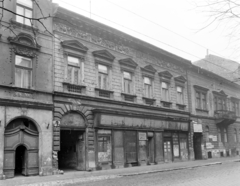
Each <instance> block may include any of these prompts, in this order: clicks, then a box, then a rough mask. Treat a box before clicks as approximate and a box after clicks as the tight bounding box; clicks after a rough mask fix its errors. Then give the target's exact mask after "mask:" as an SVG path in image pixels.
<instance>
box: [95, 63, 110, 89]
mask: <svg viewBox="0 0 240 186" xmlns="http://www.w3.org/2000/svg"><path fill="white" fill-rule="evenodd" d="M98 86H99V88H100V89H108V88H109V86H108V67H107V66H105V65H101V64H98Z"/></svg>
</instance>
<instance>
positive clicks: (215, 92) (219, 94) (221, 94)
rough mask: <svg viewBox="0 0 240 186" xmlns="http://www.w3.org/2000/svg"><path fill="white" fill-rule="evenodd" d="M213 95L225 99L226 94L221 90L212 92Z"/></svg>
mask: <svg viewBox="0 0 240 186" xmlns="http://www.w3.org/2000/svg"><path fill="white" fill-rule="evenodd" d="M213 94H215V95H217V96H222V97H227V94H226V93H225V92H224V91H223V90H221V91H219V92H217V91H213Z"/></svg>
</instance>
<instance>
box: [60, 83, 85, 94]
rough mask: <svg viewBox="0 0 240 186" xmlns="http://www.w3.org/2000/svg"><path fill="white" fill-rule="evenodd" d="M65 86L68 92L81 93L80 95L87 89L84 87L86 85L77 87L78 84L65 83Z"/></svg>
mask: <svg viewBox="0 0 240 186" xmlns="http://www.w3.org/2000/svg"><path fill="white" fill-rule="evenodd" d="M63 86H65V87H66V89H67V90H68V92H72V93H79V94H81V93H82V90H83V89H85V88H86V86H84V85H76V84H71V83H68V82H63Z"/></svg>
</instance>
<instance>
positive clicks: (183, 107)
mask: <svg viewBox="0 0 240 186" xmlns="http://www.w3.org/2000/svg"><path fill="white" fill-rule="evenodd" d="M176 106H177V108H178V109H179V110H185V108H186V106H187V105H184V104H179V103H176Z"/></svg>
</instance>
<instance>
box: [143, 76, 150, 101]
mask: <svg viewBox="0 0 240 186" xmlns="http://www.w3.org/2000/svg"><path fill="white" fill-rule="evenodd" d="M144 90H145V97H147V98H151V97H152V80H151V79H150V78H148V77H144Z"/></svg>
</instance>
